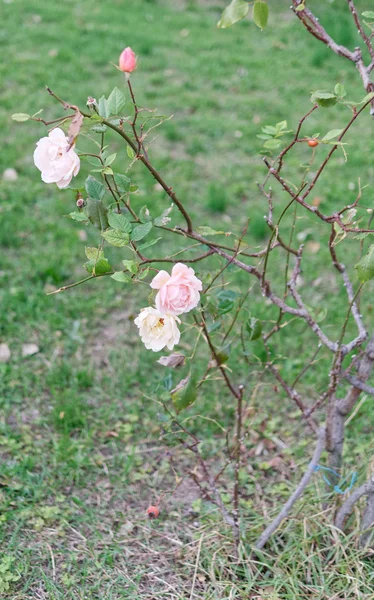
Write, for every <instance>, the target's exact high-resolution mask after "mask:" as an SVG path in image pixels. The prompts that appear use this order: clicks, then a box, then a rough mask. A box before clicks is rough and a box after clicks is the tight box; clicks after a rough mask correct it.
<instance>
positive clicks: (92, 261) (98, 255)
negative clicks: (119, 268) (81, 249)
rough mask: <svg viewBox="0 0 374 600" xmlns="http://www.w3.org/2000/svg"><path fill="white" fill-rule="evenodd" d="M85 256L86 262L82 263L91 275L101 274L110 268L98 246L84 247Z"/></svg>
mask: <svg viewBox="0 0 374 600" xmlns="http://www.w3.org/2000/svg"><path fill="white" fill-rule="evenodd" d="M85 252H86V256H87V258H88V262H86V263H84V267H85V269H86V270H87V271H88V272H89V273H92V274H93V275H103V274H105V273H108V272H109V271H111V270H112V267H111V266H110V264H109V262H108V261H107V259H106V258H105V256H104V252H103V251H102V250H100V249H99V248H92V247H86V248H85Z"/></svg>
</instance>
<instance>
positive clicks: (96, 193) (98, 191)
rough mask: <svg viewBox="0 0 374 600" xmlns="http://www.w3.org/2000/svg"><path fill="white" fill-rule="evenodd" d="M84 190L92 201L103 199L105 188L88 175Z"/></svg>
mask: <svg viewBox="0 0 374 600" xmlns="http://www.w3.org/2000/svg"><path fill="white" fill-rule="evenodd" d="M85 188H86V192H87V194H88V195H89V196H90V198H93V199H94V200H102V199H103V197H104V194H105V186H104V184H103V183H101V182H100V181H97V179H95V177H92V175H89V176H88V177H87V179H86V182H85Z"/></svg>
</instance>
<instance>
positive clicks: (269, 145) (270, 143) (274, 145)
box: [264, 139, 282, 150]
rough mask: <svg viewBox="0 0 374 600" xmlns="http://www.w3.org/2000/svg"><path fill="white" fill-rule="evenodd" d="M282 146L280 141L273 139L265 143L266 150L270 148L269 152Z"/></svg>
mask: <svg viewBox="0 0 374 600" xmlns="http://www.w3.org/2000/svg"><path fill="white" fill-rule="evenodd" d="M281 144H282V142H281V141H280V140H274V139H271V140H267V142H264V148H268V149H269V150H276V149H277V148H279V146H280V145H281Z"/></svg>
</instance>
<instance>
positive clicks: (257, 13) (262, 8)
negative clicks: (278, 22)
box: [252, 0, 269, 30]
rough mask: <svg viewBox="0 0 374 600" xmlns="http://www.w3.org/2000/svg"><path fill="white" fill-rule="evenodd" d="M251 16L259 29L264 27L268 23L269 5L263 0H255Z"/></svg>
mask: <svg viewBox="0 0 374 600" xmlns="http://www.w3.org/2000/svg"><path fill="white" fill-rule="evenodd" d="M252 16H253V20H254V22H255V23H256V25H257V27H259V28H260V29H261V30H262V29H264V28H265V27H266V25H267V24H268V18H269V7H268V5H267V2H264V1H263V0H256V1H255V3H254V5H253V12H252Z"/></svg>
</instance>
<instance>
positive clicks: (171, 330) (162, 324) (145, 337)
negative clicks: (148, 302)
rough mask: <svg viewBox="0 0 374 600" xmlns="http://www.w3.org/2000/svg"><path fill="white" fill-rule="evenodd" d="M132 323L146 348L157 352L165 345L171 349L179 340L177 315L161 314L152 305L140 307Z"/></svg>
mask: <svg viewBox="0 0 374 600" xmlns="http://www.w3.org/2000/svg"><path fill="white" fill-rule="evenodd" d="M134 323H135V325H136V326H137V327H138V328H139V335H140V337H141V339H142V342H143V344H144V345H145V347H146V348H147V349H148V350H153V352H159V351H160V350H162V349H163V348H165V346H167V348H168V349H169V350H172V349H173V348H174V346H175V344H178V342H179V339H180V331H179V329H178V325H177V323H180V320H179V319H178V317H174V316H173V315H164V314H161V313H160V312H159V311H158V310H157V309H156V308H153V307H152V306H148V307H147V308H142V310H141V311H140V313H139V315H138V316H137V317H136V319H135V320H134Z"/></svg>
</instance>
